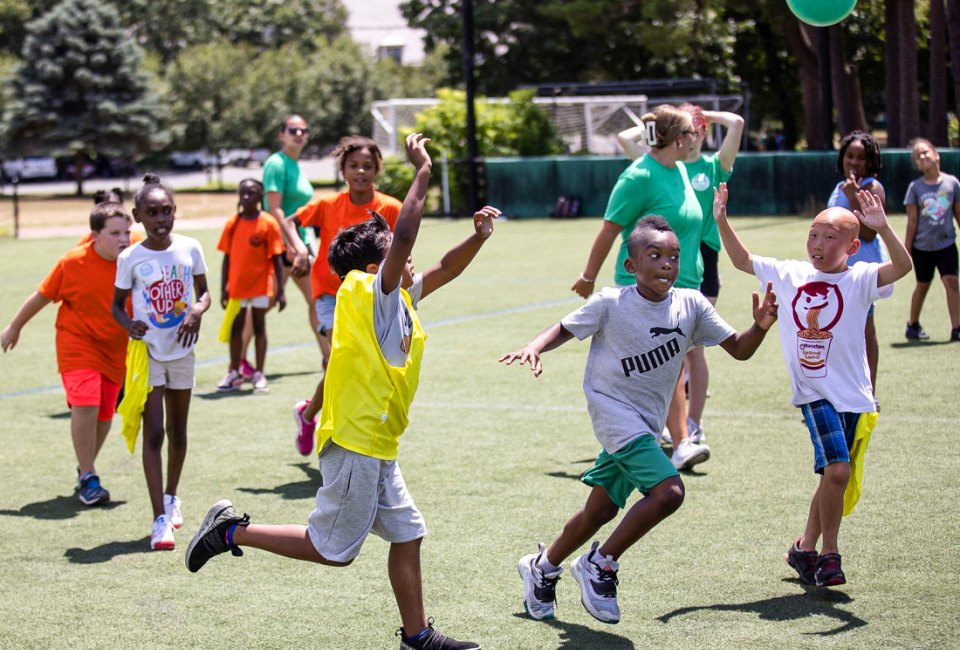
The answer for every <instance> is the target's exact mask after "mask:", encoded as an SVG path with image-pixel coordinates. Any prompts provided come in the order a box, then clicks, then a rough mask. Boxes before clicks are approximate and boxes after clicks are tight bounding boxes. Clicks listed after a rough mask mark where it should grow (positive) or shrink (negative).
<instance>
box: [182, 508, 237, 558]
mask: <svg viewBox="0 0 960 650" xmlns="http://www.w3.org/2000/svg"><path fill="white" fill-rule="evenodd" d="M233 524H237V525H238V526H247V525H249V524H250V517H249V516H248V515H247V514H246V513H244V515H243V516H242V517H241V516H240V515H239V514H237V511H236V510H235V509H234V507H233V504H232V503H230V502H229V501H227V500H226V499H221V500H220V501H217V502H216V503H215V504H213V507H212V508H210V510H208V511H207V516H206V517H204V518H203V523H202V524H200V529H199V530H197V534H196V535H194V536H193V539H191V540H190V546H188V547H187V554H186V556H185V557H184V561H185V562H186V565H187V568H188V569H190V572H191V573H196V572H197V571H199V570H200V568H201V567H202V566H203V565H204V564H206V563H207V560H209V559H210V558H212V557H213V556H214V555H220V554H221V553H226V552H227V551H230V552H231V553H233V554H234V555H236V556H237V557H239V556H241V555H243V551H242V550H240V547H239V546H236V545H228V544H227V539H226V535H227V529H228V528H230V526H232V525H233Z"/></svg>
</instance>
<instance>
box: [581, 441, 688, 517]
mask: <svg viewBox="0 0 960 650" xmlns="http://www.w3.org/2000/svg"><path fill="white" fill-rule="evenodd" d="M674 476H679V474H678V473H677V470H676V469H675V468H674V467H673V463H671V462H670V459H669V458H667V455H666V454H664V453H663V450H662V449H660V445H658V444H657V439H656V437H654V436H653V435H646V434H645V435H642V436H640V437H639V438H637V439H636V440H634V441H633V442H631V443H630V444H628V445H627V446H625V447H621V448H620V449H618V450H617V451H615V452H614V453H612V454H609V453H607V450H606V449H602V450H601V451H600V455H599V456H597V460H596V462H595V463H594V464H593V467H591V468H590V469H588V470H587V471H586V472H584V473H583V476H581V477H580V480H581V481H583V482H584V483H586V484H587V485H589V486H591V487H602V488H603V489H604V490H606V492H607V496H609V497H610V500H611V501H613V502H614V503H615V504H617V507H618V508H625V507H626V506H627V498H628V497H629V496H630V493H631V492H633V490H634V489H637V490H639V491H640V492H641V493H642V494H643V495H644V496H646V495H647V494H648V493H649V492H650V490H652V489H653V488H654V487H655V486H656V485H657V484H658V483H661V482H663V481H665V480H667V479H668V478H672V477H674Z"/></svg>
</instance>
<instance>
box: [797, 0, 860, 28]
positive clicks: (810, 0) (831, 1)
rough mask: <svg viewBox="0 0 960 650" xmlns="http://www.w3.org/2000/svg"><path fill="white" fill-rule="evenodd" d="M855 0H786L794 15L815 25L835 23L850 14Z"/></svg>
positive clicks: (855, 2)
mask: <svg viewBox="0 0 960 650" xmlns="http://www.w3.org/2000/svg"><path fill="white" fill-rule="evenodd" d="M856 4H857V0H787V6H788V7H790V11H792V12H793V13H794V15H795V16H796V17H797V18H799V19H800V20H802V21H803V22H805V23H807V24H808V25H814V26H816V27H826V26H828V25H835V24H836V23H839V22H840V21H841V20H843V19H844V18H846V17H847V16H849V15H850V12H851V11H853V7H854V6H855V5H856Z"/></svg>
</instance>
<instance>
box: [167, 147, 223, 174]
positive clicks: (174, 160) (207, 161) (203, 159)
mask: <svg viewBox="0 0 960 650" xmlns="http://www.w3.org/2000/svg"><path fill="white" fill-rule="evenodd" d="M169 162H170V166H171V167H173V168H174V169H203V168H204V167H209V166H211V165H216V164H217V157H216V156H214V155H213V154H211V153H210V152H208V151H207V150H206V149H197V150H196V151H174V152H173V153H171V154H170V159H169Z"/></svg>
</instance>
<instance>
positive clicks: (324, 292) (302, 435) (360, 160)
mask: <svg viewBox="0 0 960 650" xmlns="http://www.w3.org/2000/svg"><path fill="white" fill-rule="evenodd" d="M334 155H335V156H337V158H338V159H339V161H340V173H341V174H342V175H343V178H344V180H346V181H347V191H346V192H341V193H340V194H333V195H327V196H322V197H320V198H319V199H315V200H313V201H311V202H310V203H308V204H306V205H305V206H303V207H302V208H300V209H299V210H297V212H296V213H295V214H292V215H290V216H289V217H287V219H286V223H285V224H283V226H284V228H287V231H288V234H291V235H292V233H293V231H294V230H295V228H294V226H315V227H317V228H319V229H320V236H319V239H320V242H319V251H318V252H317V257H316V261H314V263H313V269H312V270H311V272H310V286H311V287H312V288H313V297H314V300H315V305H316V310H317V320H318V321H319V323H318V328H319V329H318V332H319V334H320V349H321V351H322V352H323V367H324V368H326V367H327V362H328V361H329V360H330V341H331V339H332V335H331V330H332V329H333V309H334V307H335V306H336V304H337V289H339V288H340V277H339V276H338V275H337V274H336V273H334V272H333V269H331V268H330V264H329V262H328V261H327V253H328V252H329V250H330V242H332V241H333V238H334V237H336V236H337V233H338V232H340V231H341V230H343V229H344V228H349V227H350V226H354V225H356V224H358V223H362V222H364V221H366V220H367V219H369V218H370V214H371V212H376V213H377V214H379V215H380V216H382V217H383V218H384V220H385V221H386V222H387V224H388V225H389V226H390V230H393V229H394V227H395V226H396V225H397V217H398V216H399V215H400V206H401V203H400V201H398V200H397V199H395V198H393V197H392V196H388V195H386V194H382V193H380V192H377V191H376V188H375V185H374V181H376V179H377V176H378V175H379V174H380V171H381V170H382V169H383V156H382V155H381V154H380V148H379V147H378V146H377V143H376V142H374V141H373V140H371V139H370V138H364V137H361V136H356V135H352V136H347V137H345V138H343V139H342V140H340V146H339V147H338V148H337V150H336V151H334ZM301 253H302V254H303V255H305V254H306V251H305V250H304V251H298V256H300V257H302V254H301ZM322 403H323V380H322V379H321V380H320V383H319V384H317V390H316V392H315V393H314V395H313V399H312V400H302V401H300V402H297V404H296V405H295V406H294V414H293V415H294V419H295V420H296V422H297V448H298V449H299V450H300V453H301V454H303V455H304V456H307V455H309V454H310V453H311V452H312V451H313V444H314V441H313V434H314V429H315V428H316V417H317V413H319V412H320V406H321V405H322Z"/></svg>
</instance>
